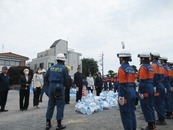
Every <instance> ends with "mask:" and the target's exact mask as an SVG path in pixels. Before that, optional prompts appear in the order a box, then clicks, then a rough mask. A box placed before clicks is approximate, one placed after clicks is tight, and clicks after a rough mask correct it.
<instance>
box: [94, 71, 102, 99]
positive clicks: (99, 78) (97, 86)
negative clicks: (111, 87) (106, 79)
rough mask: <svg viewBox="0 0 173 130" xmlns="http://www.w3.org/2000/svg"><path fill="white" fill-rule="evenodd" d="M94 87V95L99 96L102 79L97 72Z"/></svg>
mask: <svg viewBox="0 0 173 130" xmlns="http://www.w3.org/2000/svg"><path fill="white" fill-rule="evenodd" d="M95 88H96V95H97V96H100V93H101V92H102V88H103V81H102V78H101V74H100V73H98V74H97V77H96V79H95Z"/></svg>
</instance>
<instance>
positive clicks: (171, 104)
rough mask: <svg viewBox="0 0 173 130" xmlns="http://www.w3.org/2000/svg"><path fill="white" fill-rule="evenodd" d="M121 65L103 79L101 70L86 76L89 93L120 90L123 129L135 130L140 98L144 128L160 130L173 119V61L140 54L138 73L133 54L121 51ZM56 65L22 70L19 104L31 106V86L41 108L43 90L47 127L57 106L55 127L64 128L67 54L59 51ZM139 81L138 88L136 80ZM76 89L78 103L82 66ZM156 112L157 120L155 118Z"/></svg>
mask: <svg viewBox="0 0 173 130" xmlns="http://www.w3.org/2000/svg"><path fill="white" fill-rule="evenodd" d="M117 57H118V58H119V62H120V67H119V69H118V73H115V75H114V77H112V78H111V77H107V78H104V77H102V76H101V73H99V72H98V73H97V77H96V78H93V77H92V75H91V74H89V75H88V77H86V82H87V89H88V92H91V93H93V90H94V89H95V90H96V95H97V96H99V95H100V93H101V92H102V91H108V90H109V91H114V92H118V104H119V108H120V115H121V120H122V124H123V127H124V130H136V127H137V126H136V124H137V123H136V115H135V110H136V105H137V104H138V100H139V101H140V106H141V110H142V112H143V115H144V118H145V121H146V122H147V123H148V125H147V126H146V127H145V128H141V130H157V128H156V126H157V125H166V121H165V119H173V63H172V62H168V59H167V58H166V57H160V54H159V53H140V54H139V55H138V57H139V58H140V64H141V66H140V68H139V70H138V71H137V72H136V71H135V70H134V68H133V67H132V66H131V65H130V64H129V62H130V61H132V57H131V53H130V52H128V51H124V50H123V51H122V52H120V53H118V54H117ZM56 60H57V64H55V65H53V66H51V67H50V68H49V69H48V70H47V72H46V71H45V70H44V69H41V68H38V69H37V71H36V73H35V74H34V75H33V77H31V76H29V69H27V68H25V69H24V70H23V75H22V76H21V77H20V80H19V83H20V90H19V106H20V110H21V111H24V110H27V109H28V106H29V95H30V86H32V87H33V95H34V96H33V107H35V108H39V102H41V101H42V96H43V93H44V92H45V93H46V95H47V96H48V97H49V100H48V106H47V112H46V130H49V129H50V128H51V127H52V124H51V119H52V116H53V112H54V107H55V106H56V107H57V114H56V119H57V127H56V130H61V129H65V128H66V126H64V125H62V123H61V122H62V120H63V117H64V106H65V104H70V88H71V86H72V78H71V76H70V75H69V71H70V67H69V66H65V60H66V58H65V56H64V54H62V53H59V54H58V55H57V57H56ZM136 82H138V89H137V83H136ZM74 85H75V88H76V102H78V101H79V100H81V99H82V91H83V77H82V73H81V68H80V67H78V68H77V72H76V73H75V74H74ZM9 89H10V88H9V76H8V68H7V67H6V66H4V67H2V73H1V74H0V106H1V109H0V112H7V111H8V110H6V109H5V105H6V101H7V95H8V90H9ZM155 112H156V113H157V117H158V119H155V117H156V116H155Z"/></svg>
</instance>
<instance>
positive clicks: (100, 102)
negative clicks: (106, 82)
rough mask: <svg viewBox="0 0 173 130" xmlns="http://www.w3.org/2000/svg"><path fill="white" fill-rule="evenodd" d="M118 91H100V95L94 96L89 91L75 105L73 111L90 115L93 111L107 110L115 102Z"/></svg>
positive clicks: (115, 104)
mask: <svg viewBox="0 0 173 130" xmlns="http://www.w3.org/2000/svg"><path fill="white" fill-rule="evenodd" d="M117 98H118V93H114V92H113V91H109V92H102V93H100V96H94V95H93V94H92V93H91V92H89V94H88V95H87V96H86V97H82V100H81V101H78V103H77V104H76V105H75V111H76V112H80V113H82V114H84V115H91V114H93V113H94V112H101V111H102V110H108V109H110V108H112V107H114V106H118V104H117Z"/></svg>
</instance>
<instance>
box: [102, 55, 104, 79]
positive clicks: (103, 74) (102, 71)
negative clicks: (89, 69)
mask: <svg viewBox="0 0 173 130" xmlns="http://www.w3.org/2000/svg"><path fill="white" fill-rule="evenodd" d="M103 57H104V54H103V52H102V75H103V76H104V64H103Z"/></svg>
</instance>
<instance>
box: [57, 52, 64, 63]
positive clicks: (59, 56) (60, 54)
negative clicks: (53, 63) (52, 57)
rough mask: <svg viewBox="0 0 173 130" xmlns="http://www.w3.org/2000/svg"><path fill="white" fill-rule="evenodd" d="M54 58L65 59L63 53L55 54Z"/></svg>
mask: <svg viewBox="0 0 173 130" xmlns="http://www.w3.org/2000/svg"><path fill="white" fill-rule="evenodd" d="M56 60H61V61H65V60H66V58H65V55H64V54H63V53H59V54H58V55H57V56H56Z"/></svg>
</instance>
